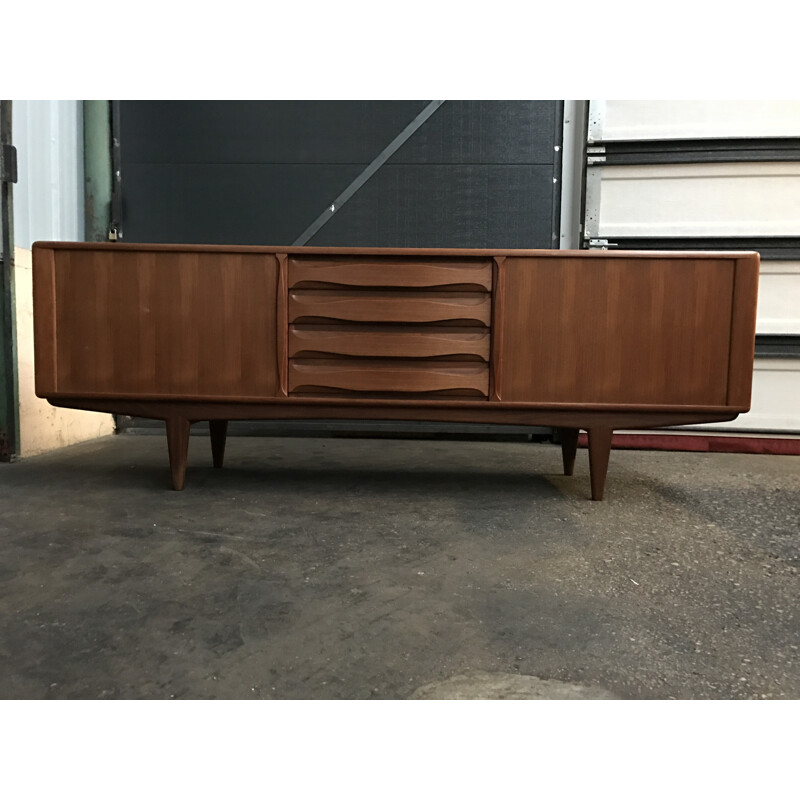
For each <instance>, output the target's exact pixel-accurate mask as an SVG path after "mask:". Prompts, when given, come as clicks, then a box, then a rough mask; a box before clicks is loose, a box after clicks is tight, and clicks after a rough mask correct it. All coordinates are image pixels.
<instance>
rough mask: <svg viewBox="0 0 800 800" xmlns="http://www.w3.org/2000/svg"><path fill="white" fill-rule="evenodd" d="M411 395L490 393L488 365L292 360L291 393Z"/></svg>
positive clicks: (290, 364) (397, 360)
mask: <svg viewBox="0 0 800 800" xmlns="http://www.w3.org/2000/svg"><path fill="white" fill-rule="evenodd" d="M331 389H335V390H339V391H341V392H369V393H378V394H381V393H384V394H385V393H389V394H408V393H419V392H444V391H447V392H452V393H458V392H463V393H464V394H467V395H468V394H480V395H483V396H484V397H485V396H487V395H488V393H489V367H488V365H487V364H482V363H481V364H471V363H469V362H465V361H455V362H448V361H428V362H419V361H414V360H412V359H409V360H405V359H392V360H391V361H383V360H379V359H375V360H371V359H342V360H339V359H333V358H322V359H292V360H291V361H289V392H290V393H297V392H314V391H315V390H331Z"/></svg>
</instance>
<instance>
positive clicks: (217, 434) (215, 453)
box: [208, 419, 228, 469]
mask: <svg viewBox="0 0 800 800" xmlns="http://www.w3.org/2000/svg"><path fill="white" fill-rule="evenodd" d="M208 430H209V433H210V434H211V457H212V458H213V459H214V466H215V467H216V468H217V469H221V468H222V462H223V461H224V460H225V439H226V437H227V435H228V420H226V419H212V420H209V422H208Z"/></svg>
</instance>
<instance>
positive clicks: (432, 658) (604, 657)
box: [0, 435, 800, 698]
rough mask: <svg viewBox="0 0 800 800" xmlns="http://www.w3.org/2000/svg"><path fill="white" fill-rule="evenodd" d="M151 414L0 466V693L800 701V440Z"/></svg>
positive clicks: (37, 695) (43, 695)
mask: <svg viewBox="0 0 800 800" xmlns="http://www.w3.org/2000/svg"><path fill="white" fill-rule="evenodd" d="M560 461H561V459H560V453H559V451H558V449H557V448H556V447H555V446H553V445H546V444H530V443H522V442H497V441H494V442H475V441H471V442H457V441H416V440H367V439H309V438H278V437H275V438H259V437H233V438H230V439H229V441H228V453H227V463H226V467H225V469H224V470H222V471H220V470H213V469H212V468H211V466H210V452H209V443H208V440H207V438H205V437H201V436H193V437H192V442H191V446H190V454H189V471H188V476H187V487H186V489H185V491H183V492H173V491H170V490H169V489H168V488H167V487H168V486H169V473H168V468H167V455H166V444H165V440H164V438H163V437H162V436H161V435H138V436H136V435H122V436H116V437H110V438H107V439H103V440H98V441H97V442H92V443H89V444H85V445H78V446H75V447H72V448H68V449H66V450H63V451H61V452H59V453H56V454H52V455H47V456H39V457H36V458H31V459H28V460H25V461H22V462H20V463H17V464H10V465H8V464H3V465H0V508H2V513H1V514H0V542H1V543H2V552H3V558H2V560H1V561H0V586H2V591H1V592H0V697H2V698H407V697H412V696H413V697H619V698H670V697H674V698H764V697H766V698H800V658H799V656H800V654H799V653H798V646H800V611H798V604H797V600H798V588H799V585H798V566H799V565H800V458H797V457H792V456H762V455H735V454H719V453H665V452H637V451H614V452H612V455H611V465H610V468H609V476H608V483H607V489H606V500H605V501H603V502H601V503H593V502H590V501H589V500H588V496H589V480H588V463H587V462H588V459H587V454H586V451H585V450H580V451H579V452H578V462H577V465H576V470H575V476H574V477H572V478H567V477H564V476H562V475H560V474H559V469H560Z"/></svg>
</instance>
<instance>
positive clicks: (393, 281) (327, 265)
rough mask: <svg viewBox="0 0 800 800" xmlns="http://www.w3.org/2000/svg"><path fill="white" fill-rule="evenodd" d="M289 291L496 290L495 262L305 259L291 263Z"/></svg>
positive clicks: (344, 258) (294, 260)
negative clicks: (327, 288)
mask: <svg viewBox="0 0 800 800" xmlns="http://www.w3.org/2000/svg"><path fill="white" fill-rule="evenodd" d="M288 269H289V288H290V289H291V288H296V287H303V286H306V287H314V286H317V285H319V284H329V285H331V284H332V285H337V286H358V287H363V288H370V287H372V288H384V287H387V288H388V287H394V288H398V289H401V288H418V289H422V288H434V287H439V286H441V287H448V286H458V287H461V288H462V289H463V290H466V291H482V292H488V291H490V290H491V288H492V262H491V261H489V260H486V259H437V260H433V259H428V260H425V259H423V258H420V259H417V260H413V261H409V260H408V259H402V258H398V259H393V258H388V257H385V258H370V257H366V256H359V257H338V258H337V257H330V256H328V257H320V258H313V257H304V258H290V259H289V266H288Z"/></svg>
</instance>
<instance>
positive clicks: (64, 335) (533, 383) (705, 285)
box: [33, 242, 759, 500]
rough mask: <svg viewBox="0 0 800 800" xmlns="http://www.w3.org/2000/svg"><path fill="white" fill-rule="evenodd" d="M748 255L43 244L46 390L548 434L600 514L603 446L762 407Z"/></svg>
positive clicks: (117, 400) (82, 404)
mask: <svg viewBox="0 0 800 800" xmlns="http://www.w3.org/2000/svg"><path fill="white" fill-rule="evenodd" d="M758 265H759V257H758V255H757V254H756V253H732V252H723V253H710V252H696V253H688V252H663V253H661V252H658V253H657V252H631V251H628V252H608V251H565V250H503V251H501V250H445V249H383V248H381V249H376V248H321V247H283V248H279V247H244V246H241V247H239V246H200V245H147V244H121V243H116V244H105V243H102V244H99V243H98V244H94V243H71V242H37V243H36V244H35V245H34V246H33V283H34V328H35V359H36V393H37V395H38V396H39V397H43V398H46V399H47V400H48V401H49V402H50V403H52V404H53V405H56V406H65V407H70V408H80V409H87V410H93V411H105V412H110V413H116V414H129V415H133V416H141V417H150V418H154V419H163V420H164V421H165V422H166V429H167V441H168V449H169V460H170V466H171V470H172V485H173V488H175V489H182V488H183V485H184V479H185V473H186V459H187V452H188V445H189V427H190V425H191V424H192V423H193V422H196V421H200V420H208V421H209V422H210V431H211V448H212V457H213V463H214V465H215V466H217V467H220V466H222V460H223V453H224V449H225V437H226V431H227V424H228V420H231V419H359V420H362V419H380V420H427V421H434V422H436V421H442V422H473V423H509V424H514V425H545V426H552V427H556V428H558V429H559V430H560V439H561V447H562V457H563V467H564V471H565V473H566V474H568V475H571V474H572V470H573V465H574V461H575V454H576V448H577V440H578V431H579V429H584V430H586V431H587V432H588V445H589V464H590V476H591V489H592V498H593V499H595V500H600V499H602V496H603V487H604V484H605V477H606V471H607V467H608V458H609V451H610V447H611V435H612V431H613V430H615V429H625V428H628V429H630V428H634V429H638V428H649V427H658V426H665V425H682V424H688V423H704V422H715V421H724V420H731V419H734V418H735V417H736V416H737V415H738V414H740V413H741V412H744V411H747V410H748V409H749V407H750V391H751V383H752V376H753V349H754V341H755V319H756V295H757V288H758Z"/></svg>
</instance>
